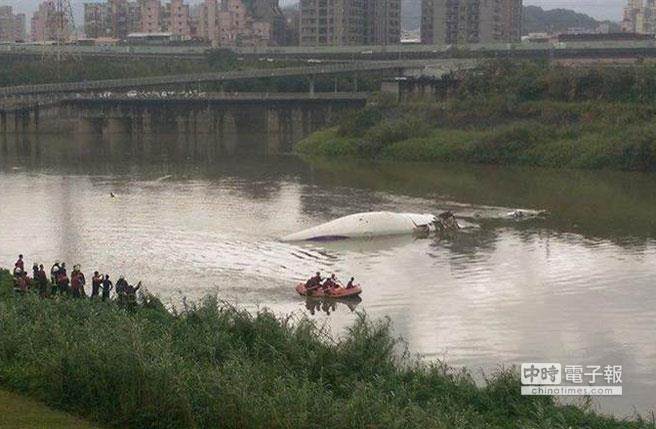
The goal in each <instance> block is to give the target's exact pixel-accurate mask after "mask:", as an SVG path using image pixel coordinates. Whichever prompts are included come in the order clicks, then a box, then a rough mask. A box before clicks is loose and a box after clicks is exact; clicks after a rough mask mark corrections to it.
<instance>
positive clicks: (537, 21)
mask: <svg viewBox="0 0 656 429" xmlns="http://www.w3.org/2000/svg"><path fill="white" fill-rule="evenodd" d="M605 22H608V21H605ZM603 23H604V21H597V20H596V19H594V18H592V17H591V16H588V15H586V14H584V13H577V12H574V11H573V10H569V9H551V10H544V9H542V8H541V7H538V6H524V34H528V33H562V32H565V31H567V30H569V29H570V28H581V29H585V30H595V29H596V28H597V27H599V25H601V24H603ZM608 23H609V24H610V25H611V31H613V30H614V31H617V30H619V25H618V24H617V23H614V22H613V23H611V22H608Z"/></svg>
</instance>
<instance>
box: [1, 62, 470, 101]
mask: <svg viewBox="0 0 656 429" xmlns="http://www.w3.org/2000/svg"><path fill="white" fill-rule="evenodd" d="M476 64H477V61H476V60H471V59H449V60H432V61H426V60H416V61H369V62H357V63H340V64H321V65H312V66H309V65H308V66H302V67H284V68H273V69H271V68H269V69H252V70H243V71H230V72H222V73H200V74H182V75H170V76H160V77H147V78H134V79H111V80H99V81H89V82H73V83H53V84H43V85H20V86H12V87H5V88H0V98H5V99H7V98H19V99H21V98H23V99H24V98H30V97H39V96H56V95H66V94H69V95H70V94H83V93H89V92H100V91H119V90H130V89H135V90H145V89H149V88H159V87H173V86H189V85H195V84H201V83H211V82H215V83H222V82H229V81H244V80H252V79H264V78H279V77H288V76H307V77H309V78H310V79H311V82H310V93H313V92H314V88H313V83H312V78H314V77H317V76H326V75H328V76H331V75H335V76H337V75H344V74H347V75H348V74H365V73H366V74H371V73H374V72H377V73H381V74H385V73H387V74H391V75H395V76H400V75H405V74H406V73H409V74H412V75H420V74H422V73H426V74H430V75H431V76H440V75H442V74H445V73H449V72H453V71H458V70H464V69H468V68H472V67H474V66H476Z"/></svg>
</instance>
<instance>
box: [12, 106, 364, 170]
mask: <svg viewBox="0 0 656 429" xmlns="http://www.w3.org/2000/svg"><path fill="white" fill-rule="evenodd" d="M366 97H367V94H365V93H322V94H319V93H317V94H314V95H312V94H208V95H206V96H204V97H202V98H201V97H197V98H185V97H179V96H175V97H167V98H166V99H161V98H157V97H145V98H134V97H127V96H123V95H120V96H112V97H108V98H101V97H91V96H87V97H80V98H69V99H62V100H60V101H58V102H55V103H48V104H43V105H41V104H37V105H32V106H27V107H23V108H14V109H8V110H4V111H1V110H0V158H2V157H3V156H7V157H9V158H11V157H14V158H15V157H24V158H35V159H36V158H44V157H45V158H52V157H54V158H57V157H59V156H62V153H63V152H64V151H69V150H74V151H76V152H79V154H80V155H79V157H80V159H89V160H91V159H97V158H98V157H100V158H102V157H104V156H106V155H108V154H114V155H116V154H121V153H129V154H132V155H134V156H135V157H144V158H146V157H147V158H149V159H153V160H156V159H157V158H158V157H171V158H172V159H180V157H182V158H183V159H186V158H193V159H198V160H199V161H203V160H211V159H215V158H217V157H221V156H227V155H234V154H239V153H259V154H276V153H285V152H290V151H291V150H292V149H293V147H294V145H295V144H296V143H297V142H298V141H299V140H301V139H302V138H304V137H306V136H307V135H309V134H310V133H312V132H314V131H316V130H318V129H320V128H323V127H325V126H326V125H329V124H332V123H335V122H336V121H337V120H338V119H339V118H340V117H341V115H343V114H345V113H346V112H348V111H350V110H352V109H357V108H361V107H362V106H364V104H365V103H366ZM110 158H111V157H110Z"/></svg>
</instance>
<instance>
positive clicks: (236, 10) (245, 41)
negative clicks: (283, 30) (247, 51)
mask: <svg viewBox="0 0 656 429" xmlns="http://www.w3.org/2000/svg"><path fill="white" fill-rule="evenodd" d="M258 3H259V4H260V5H262V4H264V6H266V5H267V3H268V5H272V4H275V7H276V8H277V4H278V2H277V0H276V1H274V0H205V2H204V4H203V8H202V11H201V16H200V19H199V21H198V37H199V38H201V39H204V40H207V41H209V42H210V43H211V44H212V46H215V47H219V46H267V45H271V44H275V40H274V25H275V22H273V19H274V18H273V17H274V14H273V12H272V13H271V14H270V15H268V14H267V13H266V11H267V10H268V8H267V7H262V6H258V7H261V8H256V6H257V5H258ZM258 10H259V11H260V12H259V13H261V15H260V16H259V19H258V17H256V16H255V14H254V12H255V13H257V11H258Z"/></svg>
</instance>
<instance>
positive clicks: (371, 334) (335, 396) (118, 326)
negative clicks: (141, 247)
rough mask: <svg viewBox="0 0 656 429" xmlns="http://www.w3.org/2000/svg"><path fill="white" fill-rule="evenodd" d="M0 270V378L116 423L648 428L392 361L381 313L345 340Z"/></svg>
mask: <svg viewBox="0 0 656 429" xmlns="http://www.w3.org/2000/svg"><path fill="white" fill-rule="evenodd" d="M11 283H12V280H11V277H10V275H9V273H8V272H6V271H2V272H0V385H1V386H2V387H4V388H6V389H11V390H13V391H16V392H19V393H23V394H26V395H29V396H31V397H34V398H35V399H38V400H40V401H43V402H45V403H47V404H49V405H50V406H52V407H55V408H58V409H61V410H66V411H69V412H72V413H74V414H77V415H80V416H85V417H87V418H89V419H91V420H94V421H97V422H100V423H103V424H106V425H109V426H115V427H124V428H130V427H132V428H190V427H225V428H238V427H239V428H242V427H271V428H275V427H280V428H282V427H307V428H311V427H316V428H319V427H321V428H331V427H356V428H357V427H361V428H364V427H380V428H383V427H384V428H412V427H416V428H432V427H435V428H450V427H453V428H461V427H468V428H483V427H485V428H492V427H497V428H513V427H515V428H568V427H577V428H647V427H651V428H653V427H654V425H653V423H647V422H645V421H643V420H641V419H639V418H638V419H636V420H633V421H618V420H614V419H611V418H607V417H602V416H600V415H597V414H595V413H594V412H592V411H589V410H584V409H581V408H578V407H574V406H559V405H557V404H556V403H555V402H554V400H553V399H552V398H548V397H523V396H521V395H520V393H519V380H518V377H517V375H516V373H515V372H514V371H512V370H500V371H498V372H497V373H496V374H494V375H492V376H490V377H489V378H488V380H487V383H486V384H485V385H484V386H482V387H480V386H477V385H476V384H475V383H474V382H473V380H472V377H471V376H470V375H469V374H468V373H466V372H464V371H456V370H453V369H451V368H448V367H446V366H444V365H442V364H431V365H427V364H419V363H413V361H412V360H410V359H409V358H408V357H399V350H400V349H399V344H398V343H397V342H396V341H395V340H394V339H393V337H392V336H391V335H390V327H389V324H388V323H387V322H372V321H370V320H369V319H367V318H366V317H365V316H361V317H360V318H359V319H358V321H357V322H356V323H355V324H354V326H352V327H351V328H350V329H349V330H348V332H347V333H346V334H345V335H344V336H343V337H341V338H340V339H335V338H332V337H330V336H329V335H327V333H326V332H324V331H323V330H322V329H320V328H318V327H317V326H316V325H315V324H314V323H313V322H311V321H309V320H307V319H293V318H282V317H278V316H275V315H273V314H271V313H270V312H268V311H264V310H263V311H260V312H258V313H257V314H254V315H253V314H249V313H247V312H245V311H241V310H239V309H236V308H234V307H231V306H229V305H225V304H220V303H218V302H217V301H216V300H214V299H207V300H206V301H204V302H203V303H201V304H199V305H195V306H186V307H185V308H183V309H182V310H179V311H172V312H169V311H167V310H165V309H164V308H163V307H162V306H161V305H154V304H152V302H153V301H152V300H151V301H149V302H150V305H145V306H140V307H138V308H133V309H131V310H130V309H121V308H119V307H118V306H116V305H114V304H112V303H106V302H97V301H88V300H74V299H66V298H57V299H42V298H39V297H38V296H36V295H34V294H31V293H28V294H26V295H14V293H13V292H12V291H11Z"/></svg>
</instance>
